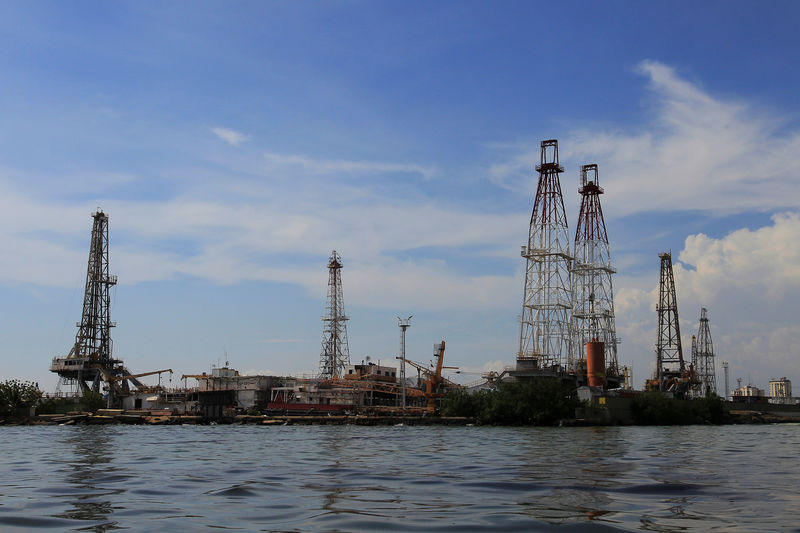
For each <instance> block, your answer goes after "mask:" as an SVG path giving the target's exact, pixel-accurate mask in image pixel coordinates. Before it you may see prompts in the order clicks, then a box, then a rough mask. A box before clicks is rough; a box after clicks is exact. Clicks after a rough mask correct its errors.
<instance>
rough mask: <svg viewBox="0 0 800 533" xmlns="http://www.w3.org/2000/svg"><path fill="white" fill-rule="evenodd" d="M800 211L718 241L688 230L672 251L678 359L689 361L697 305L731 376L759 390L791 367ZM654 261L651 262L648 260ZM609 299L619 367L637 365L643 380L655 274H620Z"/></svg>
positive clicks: (799, 329) (799, 340)
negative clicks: (617, 288) (681, 244)
mask: <svg viewBox="0 0 800 533" xmlns="http://www.w3.org/2000/svg"><path fill="white" fill-rule="evenodd" d="M797 235H800V213H799V212H796V211H792V212H785V213H779V214H776V215H775V216H773V217H772V223H771V224H770V225H767V226H764V227H761V228H757V229H754V230H750V229H739V230H736V231H733V232H731V233H729V234H728V235H725V236H724V237H721V238H712V237H709V236H707V235H704V234H697V235H690V236H688V237H687V238H686V240H685V243H684V247H683V249H682V250H681V251H680V252H679V253H677V254H673V270H674V274H675V286H676V292H677V297H678V311H679V315H680V317H681V324H680V326H681V332H682V340H683V347H684V357H685V358H686V360H687V361H688V360H689V357H690V349H689V348H690V346H691V344H690V342H691V336H692V335H693V334H696V332H697V328H698V319H699V315H700V308H701V307H707V308H708V310H709V319H710V324H711V333H712V338H713V340H714V348H715V352H716V354H717V386H718V389H719V390H722V388H723V383H722V367H721V364H720V363H721V361H723V360H725V361H729V362H730V364H731V372H732V379H733V378H734V377H742V378H743V379H744V380H745V381H749V380H752V381H753V382H754V384H756V385H758V386H759V387H762V388H764V387H766V382H767V380H768V379H770V378H774V377H780V376H783V375H786V374H791V371H792V370H793V369H794V368H795V367H796V357H797V348H796V347H797V346H798V344H800V326H798V325H797V324H796V320H795V316H794V315H795V313H794V308H795V307H796V301H797V300H798V298H800V269H799V267H798V265H800V243H799V242H798V239H797ZM655 264H657V263H655ZM625 283H626V287H625V288H623V289H621V290H620V291H619V292H618V294H617V298H616V301H615V303H616V311H617V325H618V330H619V332H620V335H621V336H622V337H623V339H624V342H623V345H622V347H621V356H622V358H623V364H625V363H628V364H630V363H632V364H633V366H634V367H635V368H639V369H641V370H639V375H638V378H637V379H644V378H645V377H647V375H649V373H651V372H652V370H653V368H654V355H653V350H654V346H655V341H656V316H657V315H656V312H655V306H656V303H657V301H658V272H657V270H654V271H653V272H652V273H651V274H649V277H648V278H647V279H644V278H642V279H635V280H633V279H627V280H625Z"/></svg>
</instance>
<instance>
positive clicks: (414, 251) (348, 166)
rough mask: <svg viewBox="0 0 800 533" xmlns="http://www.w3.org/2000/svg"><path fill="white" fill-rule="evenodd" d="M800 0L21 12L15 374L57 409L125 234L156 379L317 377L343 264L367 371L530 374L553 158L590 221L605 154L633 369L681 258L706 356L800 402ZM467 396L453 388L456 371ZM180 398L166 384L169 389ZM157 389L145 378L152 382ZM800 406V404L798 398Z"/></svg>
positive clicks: (8, 352)
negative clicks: (533, 259)
mask: <svg viewBox="0 0 800 533" xmlns="http://www.w3.org/2000/svg"><path fill="white" fill-rule="evenodd" d="M799 16H800V4H797V3H796V2H789V1H775V2H769V3H766V4H765V3H759V2H741V1H725V2H716V1H707V2H702V3H697V4H691V5H690V4H688V3H686V2H624V1H620V2H584V1H565V2H530V1H525V2H482V1H475V2H471V1H452V2H450V1H434V2H421V1H410V2H409V1H384V2H367V1H364V2H361V1H330V2H311V1H309V2H277V1H276V2H261V1H257V2H247V1H238V2H203V1H199V2H192V3H191V4H189V3H185V2H150V1H133V2H122V1H118V2H100V1H85V2H55V1H42V2H35V3H31V2H23V1H8V2H3V3H0V79H1V80H2V83H0V117H1V118H0V249H2V251H3V253H2V254H1V255H0V317H2V324H1V325H0V360H1V361H2V362H3V365H2V371H0V379H10V378H20V379H26V380H31V381H35V382H38V383H39V384H40V387H42V388H43V389H45V390H54V389H55V387H56V382H57V377H56V376H55V375H54V374H51V373H50V372H49V371H48V369H49V364H50V360H51V358H52V357H55V356H63V355H65V354H66V353H68V352H69V350H70V348H71V346H72V344H73V343H74V338H75V334H76V331H77V328H76V327H75V323H76V322H77V321H80V313H81V306H82V299H83V286H84V281H85V276H86V261H87V256H88V245H89V235H90V232H91V223H92V219H91V214H92V213H93V212H94V211H96V210H97V209H98V208H100V209H102V210H103V211H104V212H106V213H107V214H108V216H109V227H110V239H111V246H110V262H111V271H112V272H113V273H116V274H117V275H118V276H119V284H118V285H117V286H116V287H115V288H114V290H113V296H112V298H113V301H112V318H113V320H114V321H115V322H116V323H117V327H116V328H115V329H114V330H113V339H114V355H115V356H116V357H119V358H121V359H123V360H124V361H125V363H126V366H127V367H128V368H130V369H131V371H133V372H146V371H150V370H157V369H162V368H172V369H173V370H174V371H175V375H174V376H173V378H172V382H171V383H172V385H176V386H177V385H178V377H179V376H180V375H181V374H182V373H199V372H203V371H208V370H209V369H210V368H211V367H212V366H213V365H221V364H224V363H225V361H226V360H227V361H230V364H231V366H233V367H234V368H237V369H239V370H240V371H242V372H248V373H256V372H259V373H270V374H309V373H313V372H315V371H316V370H317V369H318V366H319V354H320V349H321V341H322V322H321V320H320V318H321V316H322V315H323V314H324V311H325V296H326V284H327V279H328V278H327V260H328V257H329V255H330V253H331V251H332V250H334V249H335V250H336V251H337V252H338V253H339V254H340V255H341V257H342V261H343V264H344V267H343V270H342V280H343V291H344V302H345V310H346V312H347V314H348V315H349V316H350V321H349V322H348V335H349V340H350V354H351V360H352V361H353V362H360V361H361V360H365V359H366V357H367V356H369V357H370V358H371V359H372V360H381V361H383V362H389V361H391V362H392V363H394V362H395V359H394V358H395V357H396V356H397V354H398V351H399V337H400V330H399V328H398V326H397V317H398V316H402V317H406V316H409V315H413V318H412V320H411V327H410V329H409V330H408V333H407V356H408V357H409V358H410V359H414V360H416V361H419V362H428V361H429V360H430V359H431V357H432V354H433V345H434V343H436V342H439V341H440V340H446V341H447V353H446V356H445V360H446V364H449V365H455V366H459V367H460V368H461V369H462V371H463V373H462V374H460V375H459V376H453V377H457V378H458V379H459V380H461V381H473V380H477V379H479V377H480V373H481V372H483V371H486V370H489V369H502V368H503V367H504V366H506V365H512V364H513V363H514V360H515V354H516V351H517V348H518V342H519V337H518V336H519V325H518V321H519V314H520V311H521V303H522V290H523V285H524V263H523V259H522V258H521V257H520V256H519V249H520V248H519V247H520V245H522V244H523V243H524V242H525V241H526V239H527V234H528V222H529V218H530V213H531V209H532V207H533V199H534V195H535V190H536V183H537V175H536V174H535V172H534V169H533V167H534V165H535V164H536V163H538V157H539V142H540V141H541V140H543V139H552V138H555V139H558V140H559V149H560V156H561V162H562V164H563V165H564V167H565V172H564V173H563V174H562V175H561V185H562V189H563V191H564V196H565V205H566V211H567V217H568V219H569V221H570V222H569V224H570V231H574V228H575V225H576V223H577V217H578V208H579V201H580V199H579V195H578V193H577V188H578V181H579V166H580V165H582V164H586V163H596V164H597V165H598V167H599V180H600V184H601V185H602V186H603V187H604V189H605V194H604V195H603V196H602V197H601V201H602V204H603V210H604V213H605V217H606V224H607V229H608V235H609V239H610V241H611V255H612V261H613V263H614V265H615V267H616V268H617V270H618V273H617V274H616V275H615V277H614V290H615V305H616V315H617V316H616V323H617V329H618V335H619V336H620V337H621V338H622V344H621V345H620V349H619V359H620V364H622V365H626V366H629V367H631V368H632V369H633V378H634V385H635V386H636V387H637V388H640V387H642V386H643V384H644V380H645V379H646V378H648V377H650V375H651V374H652V372H653V369H654V367H655V354H654V347H655V342H656V313H655V306H656V302H657V288H658V279H659V258H658V254H659V253H660V252H663V251H671V252H672V254H673V260H674V268H675V281H676V286H677V301H678V307H679V314H680V327H681V333H682V336H683V341H684V347H685V349H684V351H685V355H686V357H687V358H688V354H689V346H690V339H691V335H692V334H693V333H696V332H697V328H698V325H699V317H700V309H701V307H706V308H707V309H708V317H709V320H710V327H711V335H712V339H713V342H714V349H715V353H716V356H717V382H718V388H719V389H720V390H721V389H723V388H724V385H723V379H722V376H723V373H722V368H721V361H728V362H729V364H730V376H731V386H734V385H735V383H736V379H737V378H741V379H742V380H743V382H744V383H752V384H754V385H756V386H758V387H761V388H766V387H767V382H768V380H769V379H773V378H780V377H782V376H786V377H788V378H789V379H793V380H795V381H797V382H798V383H800V372H798V348H797V347H798V346H800V323H798V318H797V317H798V311H799V310H800V308H799V307H798V304H797V302H798V301H800V239H798V235H800V191H798V178H800V69H798V68H797V65H798V64H800V36H799V35H800V34H798V32H797V31H796V21H797V20H798V18H799ZM451 376H452V375H451ZM149 379H153V378H149ZM145 381H147V379H146V380H145ZM799 386H800V385H799Z"/></svg>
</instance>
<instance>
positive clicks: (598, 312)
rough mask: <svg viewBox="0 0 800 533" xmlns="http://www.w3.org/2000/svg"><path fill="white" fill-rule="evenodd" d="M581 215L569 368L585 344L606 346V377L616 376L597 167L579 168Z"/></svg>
mask: <svg viewBox="0 0 800 533" xmlns="http://www.w3.org/2000/svg"><path fill="white" fill-rule="evenodd" d="M578 192H579V193H580V194H581V211H580V215H579V216H578V226H577V228H576V229H575V248H574V253H575V260H574V261H573V263H572V331H573V335H574V337H573V342H572V354H571V356H570V365H569V366H570V368H571V370H576V369H577V367H578V366H581V363H582V362H583V361H585V360H586V343H587V342H593V341H601V342H603V343H604V344H605V348H604V351H605V364H606V368H607V371H608V374H610V375H614V376H617V375H619V366H618V364H617V344H618V341H617V333H616V326H615V323H614V290H613V287H612V285H611V275H612V274H614V273H616V270H615V269H614V268H613V267H612V266H611V252H610V249H609V245H608V235H607V233H606V223H605V220H604V219H603V208H602V207H601V206H600V195H601V194H603V189H602V187H600V182H599V181H598V173H597V165H595V164H591V165H582V166H581V187H580V188H579V189H578Z"/></svg>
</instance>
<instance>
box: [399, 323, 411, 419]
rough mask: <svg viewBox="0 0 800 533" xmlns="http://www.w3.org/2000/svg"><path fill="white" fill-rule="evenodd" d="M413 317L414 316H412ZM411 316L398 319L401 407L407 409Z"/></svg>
mask: <svg viewBox="0 0 800 533" xmlns="http://www.w3.org/2000/svg"><path fill="white" fill-rule="evenodd" d="M411 316H413V315H411ZM411 316H409V317H408V318H400V317H397V325H398V326H400V398H401V399H400V407H401V409H403V410H404V411H405V409H406V330H407V329H408V328H410V327H411Z"/></svg>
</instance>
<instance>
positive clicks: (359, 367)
mask: <svg viewBox="0 0 800 533" xmlns="http://www.w3.org/2000/svg"><path fill="white" fill-rule="evenodd" d="M535 170H536V172H537V173H538V185H537V192H536V195H535V198H534V203H533V210H532V214H531V219H530V226H529V228H528V239H527V242H526V244H525V245H523V246H522V249H521V252H520V255H521V258H522V259H523V260H524V263H525V282H524V287H523V305H522V312H521V314H520V321H519V332H520V333H519V350H518V352H517V354H516V365H515V366H507V367H505V368H504V369H502V370H493V371H487V372H485V373H482V374H481V375H480V376H479V377H480V379H477V380H473V381H472V382H471V383H468V384H463V383H457V382H456V381H454V380H453V379H451V378H448V377H447V374H446V372H447V371H451V372H455V373H458V372H459V366H456V365H453V364H449V363H450V359H451V358H452V359H457V355H456V356H451V355H450V354H449V353H448V352H446V341H445V340H441V341H438V342H435V343H433V348H432V352H431V353H430V356H429V358H428V362H427V363H426V362H420V361H416V360H414V359H411V358H408V357H407V356H406V335H407V333H408V329H409V328H410V327H411V325H412V318H413V316H408V317H407V318H401V317H398V318H397V325H398V329H399V332H400V335H399V346H398V351H397V354H398V355H396V356H395V357H394V359H389V360H388V361H387V360H385V359H384V360H378V361H377V362H375V361H373V360H371V358H370V357H369V356H366V357H365V358H364V359H362V360H361V361H354V360H353V358H351V356H350V348H349V342H348V333H347V323H348V321H349V320H350V317H349V316H348V315H347V314H346V313H345V307H344V301H345V298H344V294H345V291H344V283H343V277H344V276H343V271H344V263H343V260H342V256H341V255H340V254H339V252H337V251H336V250H334V251H332V252H331V254H330V257H329V259H328V262H327V270H328V280H327V295H326V300H325V314H324V316H323V317H322V324H323V327H322V337H323V340H322V344H321V351H320V357H319V367H318V371H317V372H316V373H315V374H314V375H311V376H278V375H254V374H250V373H248V374H242V373H240V372H239V370H237V369H236V368H234V367H233V366H231V363H230V361H229V360H227V354H226V361H225V363H224V365H219V366H215V367H213V368H211V369H209V370H200V369H198V370H199V371H198V372H196V373H184V374H181V375H180V376H178V375H177V374H176V373H174V372H173V370H172V368H165V369H159V370H148V371H145V372H141V373H135V372H132V371H131V370H130V369H129V366H128V364H129V363H126V362H124V361H123V360H121V359H118V358H116V357H115V356H114V355H113V353H112V346H113V343H112V328H113V327H114V326H115V325H116V324H115V322H114V321H112V319H111V318H112V317H111V308H112V302H111V294H112V292H111V289H112V287H114V286H115V285H116V284H117V277H116V276H115V275H113V274H110V272H111V264H110V248H111V245H110V242H111V241H110V229H109V216H108V215H107V214H106V213H105V212H103V211H102V210H99V209H98V210H97V211H96V212H95V213H93V214H92V219H93V226H92V230H91V237H90V246H89V259H88V268H87V272H86V283H85V290H84V302H83V306H82V309H83V311H82V315H81V320H80V322H78V323H77V327H78V331H77V334H76V336H75V343H74V345H73V346H72V348H71V349H70V350H69V352H68V353H67V354H66V355H65V356H56V357H54V358H53V359H52V361H51V364H50V371H51V372H53V373H55V374H56V375H57V376H58V385H57V390H56V392H55V393H52V394H45V395H44V400H43V401H42V403H41V405H40V406H39V411H48V410H51V411H53V410H55V411H61V412H50V413H48V412H39V413H37V412H36V409H35V408H33V409H31V410H30V412H28V413H27V415H37V416H36V418H35V421H34V423H39V424H67V425H69V424H76V423H83V424H107V423H128V424H141V423H146V424H176V423H177V424H187V423H190V424H193V423H219V422H226V423H233V422H236V423H256V424H263V425H287V424H299V423H305V424H345V423H347V424H358V425H381V424H384V425H385V424H397V423H406V424H411V425H414V424H432V423H437V424H456V425H459V424H462V425H463V424H473V423H476V422H477V423H481V422H483V423H498V422H499V423H511V424H517V423H519V424H527V423H536V422H533V420H534V418H532V417H529V416H528V415H523V416H522V417H521V418H519V419H515V418H509V417H508V416H500V417H495V418H494V419H492V418H488V419H487V418H486V417H483V418H482V417H481V416H479V414H478V413H477V412H476V409H475V408H473V409H469V408H466V407H464V404H465V402H463V401H462V402H461V403H462V406H461V407H460V408H457V407H453V406H449V407H448V405H447V400H446V399H447V398H450V397H456V398H457V397H461V398H467V397H469V396H476V395H484V397H485V398H489V400H488V401H490V402H491V401H492V399H491V398H492V391H495V390H497V389H498V388H499V387H504V386H507V385H508V384H509V383H517V384H526V383H529V382H535V383H541V382H552V383H557V384H558V385H559V386H560V387H561V388H557V389H553V392H549V393H548V394H550V396H553V397H555V396H559V397H566V398H568V399H570V400H571V402H572V403H570V404H569V405H570V407H569V408H565V409H564V410H562V412H561V417H559V418H552V417H551V418H548V419H546V420H547V422H545V423H556V422H557V423H558V424H561V425H563V424H567V425H575V424H589V425H592V424H601V425H602V424H634V423H660V422H661V423H693V422H696V421H704V422H709V421H711V422H716V423H720V422H723V421H737V422H754V421H756V422H764V421H769V422H775V421H798V420H800V408H798V399H797V398H795V397H793V396H792V390H791V381H790V380H789V379H787V378H786V377H782V378H781V379H780V380H774V381H771V382H770V395H769V396H767V395H766V394H765V393H764V391H763V390H761V389H758V388H757V387H753V386H751V385H746V386H742V383H741V379H739V380H738V387H737V388H736V389H735V390H732V389H731V387H730V382H729V375H728V363H727V362H724V361H723V362H722V363H721V366H722V369H723V371H724V388H723V389H722V391H723V395H719V394H718V389H717V376H716V367H717V361H716V359H717V358H716V355H715V353H714V348H713V342H712V339H711V332H710V329H709V318H708V310H707V309H706V308H702V309H701V310H700V319H699V327H698V330H697V333H696V335H692V338H691V353H690V356H689V357H684V353H683V347H682V342H681V334H680V322H679V316H678V305H677V297H676V288H675V279H674V274H673V266H672V257H671V253H670V252H662V253H660V254H658V258H659V259H660V276H659V289H658V294H659V300H658V304H657V306H656V314H657V322H658V328H657V332H656V333H657V334H656V342H655V350H654V353H655V371H654V373H653V375H652V377H650V378H648V379H646V381H645V387H644V389H643V390H640V391H637V390H635V388H634V387H633V383H632V376H631V369H630V368H629V367H628V366H625V365H624V364H621V363H620V361H619V357H618V347H619V344H620V343H621V340H620V339H619V337H618V336H617V333H616V324H615V312H614V290H613V286H612V276H613V275H614V274H616V272H617V270H616V269H615V267H614V266H613V264H612V261H611V245H610V241H609V238H608V235H607V231H606V226H605V220H604V215H603V209H602V207H601V204H600V196H601V195H602V194H603V193H604V189H603V187H601V186H600V179H599V167H598V165H597V164H594V163H592V164H584V165H581V166H580V169H579V183H580V185H579V188H578V192H579V194H580V200H581V202H580V212H579V217H578V221H577V225H576V230H575V234H574V235H575V236H574V240H573V241H570V238H569V234H568V223H567V220H568V217H567V214H566V211H565V208H564V199H563V196H562V192H561V191H562V188H561V183H560V174H562V173H563V172H564V167H563V166H562V165H561V164H560V161H559V153H558V141H557V140H555V139H549V140H544V141H542V142H541V145H540V163H539V164H538V165H537V166H536V168H535ZM446 354H447V357H448V359H447V361H446V358H445V357H446ZM165 362H166V363H169V362H168V361H165ZM446 363H448V364H446ZM451 375H452V374H451ZM152 376H155V377H156V378H157V379H158V384H157V385H147V384H145V383H144V382H143V381H142V379H144V378H147V377H152ZM167 381H168V382H169V385H168V384H167ZM174 382H177V384H176V385H172V384H173V383H174ZM648 391H649V393H651V396H653V395H655V396H658V397H663V398H665V399H667V400H668V401H670V402H672V403H671V404H670V405H673V406H677V407H674V409H670V410H671V411H674V412H679V411H680V410H681V409H682V407H680V406H681V405H684V404H685V405H688V406H691V405H693V404H692V403H691V402H692V401H693V400H696V401H701V400H704V399H705V400H706V401H711V400H712V399H715V400H716V401H718V402H719V400H720V399H722V400H724V403H723V402H720V403H719V405H718V407H717V408H716V409H717V411H718V412H717V414H716V415H714V416H713V418H708V416H707V415H704V416H705V418H704V416H699V415H698V416H695V413H694V411H692V409H691V407H690V408H689V410H688V411H687V413H689V414H688V415H687V416H686V417H684V418H683V419H681V418H680V417H678V418H675V416H674V413H672V414H671V415H669V416H666V415H665V416H666V417H662V419H659V418H652V416H651V417H650V418H647V417H646V416H642V415H639V416H637V413H638V411H643V410H644V409H645V408H644V407H641V406H640V405H638V404H637V402H639V404H641V403H642V402H645V400H644V398H646V397H647V396H646V394H647V393H648ZM487 393H488V394H489V396H486V394H487ZM87 398H88V399H93V400H94V401H93V404H92V405H93V407H94V409H93V410H92V411H81V410H80V409H78V407H81V406H82V407H84V408H86V407H87V406H88V402H84V401H83V400H84V399H87ZM637 398H638V400H637ZM552 399H553V400H556V398H552ZM550 400H551V398H548V397H544V398H541V397H540V398H539V400H538V401H539V402H540V403H549V402H550ZM650 401H653V400H650ZM656 401H660V400H656ZM686 402H689V403H686ZM451 403H452V402H451ZM443 404H444V406H443ZM466 404H469V401H466ZM48 406H49V407H48ZM443 407H444V408H443ZM532 408H533V409H534V410H535V408H536V406H533V407H532ZM637 409H638V411H637ZM23 411H24V409H23ZM535 419H536V420H539V422H538V423H542V419H541V418H535Z"/></svg>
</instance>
